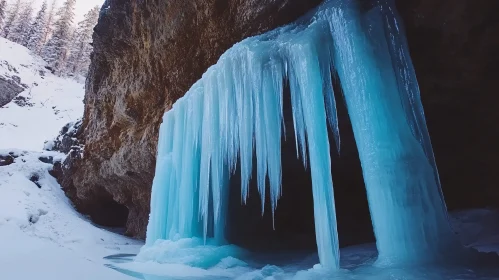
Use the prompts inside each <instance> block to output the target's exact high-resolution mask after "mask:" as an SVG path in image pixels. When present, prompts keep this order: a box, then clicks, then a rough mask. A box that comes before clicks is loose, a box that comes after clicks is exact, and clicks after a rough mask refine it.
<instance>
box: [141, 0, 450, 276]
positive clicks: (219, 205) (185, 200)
mask: <svg viewBox="0 0 499 280" xmlns="http://www.w3.org/2000/svg"><path fill="white" fill-rule="evenodd" d="M359 3H362V5H360V4H359ZM393 7H394V4H393V3H392V1H390V0H381V1H374V0H372V1H362V2H357V1H352V0H342V1H340V0H331V1H326V2H325V3H323V4H322V5H321V6H320V7H318V8H317V9H316V10H314V11H312V12H310V13H309V14H308V15H305V16H304V17H303V18H301V19H300V20H298V21H297V22H295V23H293V24H290V25H288V26H285V27H282V28H279V29H276V30H274V31H271V32H268V33H266V34H263V35H260V36H256V37H251V38H248V39H246V40H244V41H242V42H240V43H238V44H236V45H234V46H233V47H232V48H231V49H229V50H228V51H227V52H225V53H224V54H223V55H222V56H221V57H220V59H219V61H218V62H217V64H215V65H213V66H212V67H210V68H209V69H208V70H207V71H206V73H204V75H203V76H202V78H201V79H200V80H199V81H197V82H196V83H195V84H194V85H193V86H192V87H191V88H190V89H189V91H188V92H187V93H186V94H185V96H184V97H183V98H181V99H179V100H178V101H177V102H176V103H175V104H174V105H173V108H172V109H171V110H169V111H168V112H166V113H165V115H164V119H163V124H162V125H161V128H160V136H159V144H158V161H157V167H156V177H155V179H154V183H153V190H152V199H151V215H150V220H149V226H148V231H147V245H146V246H148V247H150V246H154V244H155V243H156V242H157V240H163V239H167V240H168V239H169V240H171V239H175V240H177V239H180V238H191V237H204V239H205V241H206V238H207V237H213V238H214V239H213V240H215V242H217V244H222V243H224V242H225V234H224V232H225V226H226V215H227V210H228V209H227V205H228V203H227V199H228V188H229V185H228V182H229V177H230V175H231V174H232V173H233V172H234V171H235V169H236V168H235V167H236V164H237V162H238V161H239V163H240V169H241V194H242V197H241V200H242V202H243V203H245V202H246V199H247V196H248V185H249V180H250V177H251V174H252V167H253V161H254V160H256V168H257V178H256V181H257V184H258V190H259V193H260V196H261V201H262V208H261V210H262V213H263V212H264V211H265V207H264V205H265V199H266V198H265V193H266V188H269V193H270V198H269V199H270V202H271V209H270V210H271V212H272V214H273V213H274V211H275V210H276V207H277V203H278V200H279V198H280V196H281V194H282V191H281V189H282V185H281V181H282V170H281V139H282V131H283V130H284V129H285V128H284V126H283V123H284V122H283V94H284V88H288V87H286V85H289V93H288V92H286V94H290V98H291V106H292V112H293V124H294V127H293V129H294V132H295V135H296V149H297V155H298V157H300V158H301V159H302V160H303V163H304V165H305V167H306V168H310V170H311V174H312V190H313V196H314V215H315V218H314V220H315V231H316V237H317V238H316V239H317V246H318V252H319V258H320V262H321V265H322V267H324V268H338V267H339V249H338V234H337V229H336V212H335V204H334V192H333V181H332V175H331V159H330V150H329V141H330V139H329V136H328V126H329V129H330V130H331V131H332V135H333V136H334V140H335V142H336V145H337V148H338V150H339V148H340V134H339V129H338V117H337V112H336V100H335V94H334V92H333V87H332V84H333V78H332V77H333V76H338V77H339V83H340V84H341V88H342V92H343V96H344V98H345V101H346V104H347V108H348V112H349V115H350V119H351V121H352V126H353V129H354V134H355V139H356V142H357V146H358V149H359V154H360V158H361V162H362V167H363V171H364V179H365V183H366V188H367V193H368V199H369V205H370V209H371V215H372V220H373V226H374V230H375V234H376V238H377V245H378V249H379V262H380V263H383V264H384V263H389V264H393V263H414V262H422V261H431V260H436V259H438V258H440V257H442V255H441V253H442V252H449V251H450V250H449V248H453V247H458V246H456V244H457V242H456V240H455V238H454V237H453V235H452V233H451V230H450V227H449V225H448V223H447V221H446V208H445V203H444V201H443V196H442V194H441V189H440V182H439V179H438V172H437V169H436V164H435V160H434V157H433V151H432V148H431V143H430V140H429V135H428V131H427V129H426V124H425V119H424V113H423V109H422V105H421V102H420V98H419V89H418V85H417V81H416V77H415V74H414V70H413V67H412V64H411V61H410V58H409V54H408V49H407V44H406V42H405V38H404V35H403V33H402V30H401V24H400V22H399V20H398V18H397V15H396V14H395V11H394V10H393ZM288 129H289V128H288ZM254 154H255V155H256V159H253V155H254ZM266 182H268V185H267V183H266ZM210 242H211V241H210Z"/></svg>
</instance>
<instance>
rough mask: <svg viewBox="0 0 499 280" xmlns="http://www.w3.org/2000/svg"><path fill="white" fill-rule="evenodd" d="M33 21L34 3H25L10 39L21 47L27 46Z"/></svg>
mask: <svg viewBox="0 0 499 280" xmlns="http://www.w3.org/2000/svg"><path fill="white" fill-rule="evenodd" d="M32 20H33V1H31V2H27V3H24V4H23V5H22V6H21V12H20V13H19V17H18V19H17V20H16V24H15V27H14V29H13V30H12V32H11V33H10V34H9V37H8V39H10V40H11V41H13V42H16V43H18V44H20V45H23V46H25V47H26V46H27V45H28V39H29V37H28V36H29V31H30V26H31V21H32Z"/></svg>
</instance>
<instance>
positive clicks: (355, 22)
mask: <svg viewBox="0 0 499 280" xmlns="http://www.w3.org/2000/svg"><path fill="white" fill-rule="evenodd" d="M345 3H346V2H345ZM393 7H394V5H393V3H391V1H379V3H378V4H377V5H374V7H370V8H368V9H364V10H361V9H360V7H356V6H355V5H354V4H351V5H348V4H345V5H344V6H343V7H342V8H333V9H331V10H330V11H329V16H330V19H329V22H330V26H331V30H332V34H333V38H334V43H335V67H336V69H337V71H338V75H339V77H340V80H341V84H342V88H343V91H344V98H345V100H346V104H347V107H348V112H349V115H350V119H351V122H352V126H353V130H354V134H355V140H356V142H357V146H358V149H359V155H360V159H361V163H362V168H363V174H364V180H365V184H366V189H367V194H368V200H369V206H370V211H371V218H372V221H373V226H374V231H375V235H376V241H377V247H378V251H379V257H378V264H379V265H392V264H404V265H405V264H417V263H421V262H432V261H436V260H441V259H442V258H443V257H444V255H446V254H447V255H449V254H452V252H453V250H455V249H456V248H459V246H458V243H457V241H456V238H455V237H454V235H453V233H452V231H451V229H450V226H449V224H448V221H447V214H446V209H445V203H444V201H443V196H442V195H441V190H440V183H439V180H438V173H437V170H436V165H435V162H434V158H433V152H432V149H431V143H430V140H429V136H428V132H427V129H426V124H425V120H424V114H423V109H422V106H421V103H420V100H419V92H418V89H417V81H416V78H415V75H414V72H413V69H412V65H411V63H410V58H409V56H408V50H407V45H406V44H405V42H404V40H405V39H404V37H403V36H404V35H403V34H402V33H401V32H402V31H401V30H400V27H399V24H400V23H399V22H398V21H397V18H396V17H395V15H394V10H393Z"/></svg>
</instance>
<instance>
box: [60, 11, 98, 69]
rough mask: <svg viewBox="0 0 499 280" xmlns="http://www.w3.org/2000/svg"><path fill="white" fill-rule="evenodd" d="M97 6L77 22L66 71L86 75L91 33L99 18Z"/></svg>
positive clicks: (90, 47) (90, 49) (90, 48)
mask: <svg viewBox="0 0 499 280" xmlns="http://www.w3.org/2000/svg"><path fill="white" fill-rule="evenodd" d="M99 11H100V9H99V7H98V6H96V7H94V8H93V9H92V10H90V11H89V12H88V13H87V14H86V15H85V17H84V19H83V20H82V21H81V22H79V23H78V28H77V29H76V32H75V35H74V40H73V44H72V46H71V56H70V58H69V60H68V65H67V67H68V72H70V73H73V74H76V75H78V74H79V75H83V76H85V75H86V72H87V70H88V65H89V64H90V54H91V53H92V50H93V48H92V45H91V43H92V35H93V29H94V26H95V25H96V24H97V20H98V19H99Z"/></svg>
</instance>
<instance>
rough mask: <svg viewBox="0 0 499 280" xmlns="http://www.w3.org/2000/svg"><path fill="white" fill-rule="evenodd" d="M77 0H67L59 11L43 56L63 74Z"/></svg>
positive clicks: (56, 71) (54, 69)
mask: <svg viewBox="0 0 499 280" xmlns="http://www.w3.org/2000/svg"><path fill="white" fill-rule="evenodd" d="M75 4H76V0H66V2H64V4H63V5H62V7H61V8H60V9H59V11H58V12H57V15H58V16H59V18H58V20H57V21H56V23H55V30H54V33H53V35H52V37H51V38H50V40H49V41H48V42H47V44H46V45H45V47H44V50H43V54H42V55H43V58H44V59H45V61H47V62H48V63H49V65H50V67H52V69H53V71H54V72H55V73H56V74H58V75H62V74H63V70H64V69H65V64H66V61H67V58H68V54H69V50H68V47H69V39H70V36H71V25H72V24H73V19H74V16H75V12H74V10H75Z"/></svg>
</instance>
